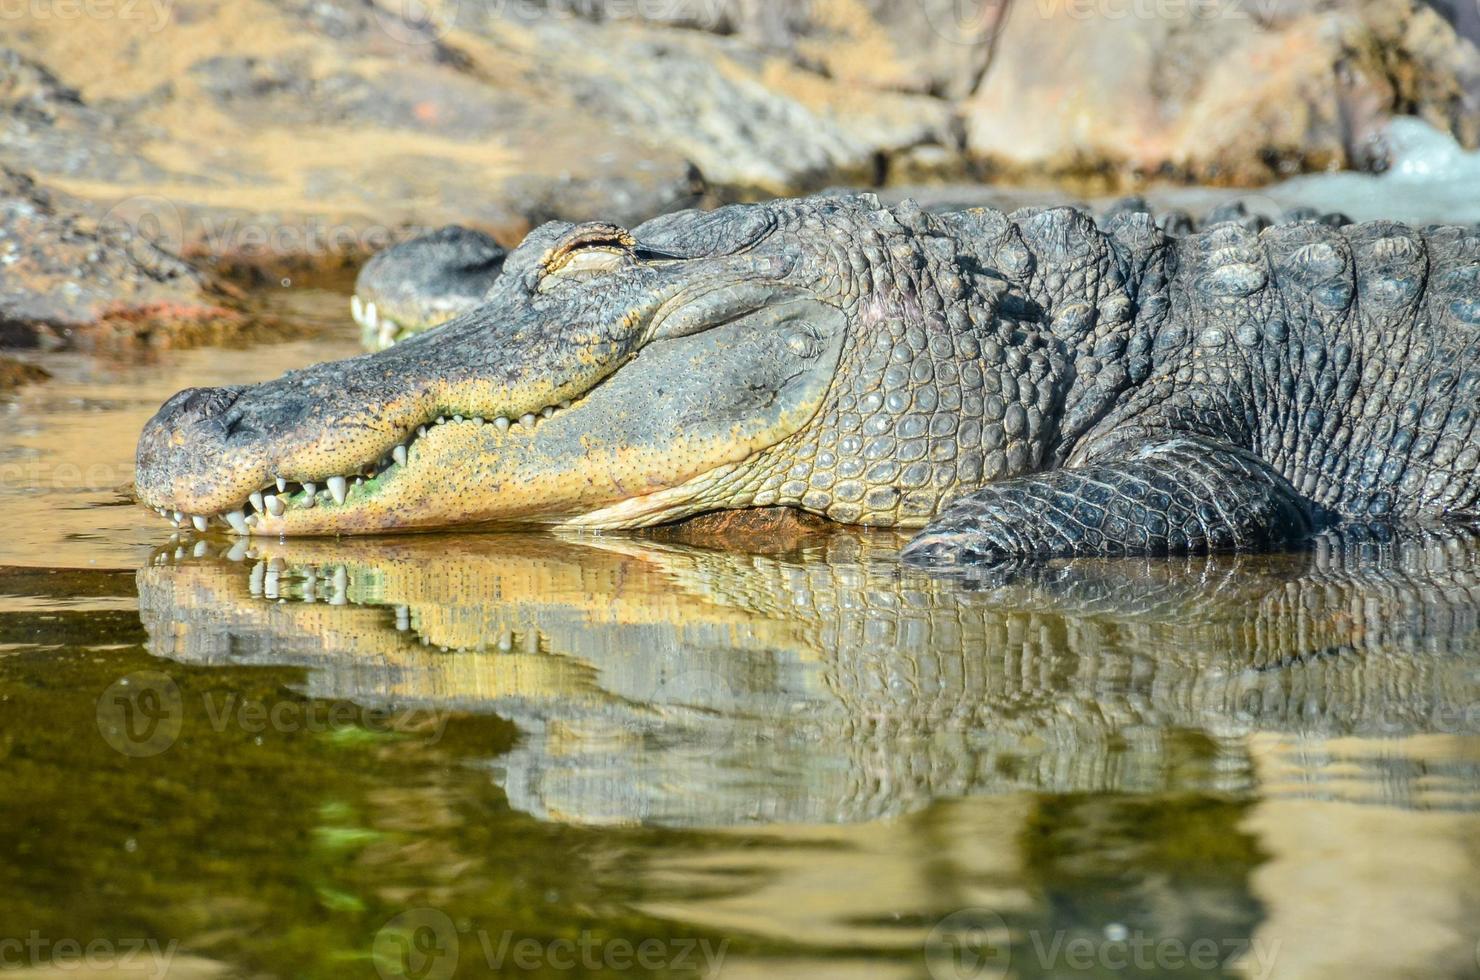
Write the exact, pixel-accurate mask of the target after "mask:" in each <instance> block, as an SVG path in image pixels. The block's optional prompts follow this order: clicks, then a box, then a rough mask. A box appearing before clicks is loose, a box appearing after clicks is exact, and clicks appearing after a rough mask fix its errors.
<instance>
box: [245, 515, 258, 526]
mask: <svg viewBox="0 0 1480 980" xmlns="http://www.w3.org/2000/svg"><path fill="white" fill-rule="evenodd" d="M257 523H258V521H257V515H256V514H248V515H247V527H256V526H257Z"/></svg>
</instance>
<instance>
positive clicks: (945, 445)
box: [136, 196, 1028, 535]
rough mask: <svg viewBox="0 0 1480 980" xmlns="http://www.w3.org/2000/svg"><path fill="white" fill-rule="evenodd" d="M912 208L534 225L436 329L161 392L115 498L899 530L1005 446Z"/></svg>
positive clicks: (304, 512) (267, 527) (249, 508)
mask: <svg viewBox="0 0 1480 980" xmlns="http://www.w3.org/2000/svg"><path fill="white" fill-rule="evenodd" d="M935 221H936V219H934V218H933V217H932V216H930V215H927V214H924V213H923V212H921V211H919V209H918V208H915V207H913V205H908V206H906V207H904V208H900V209H893V210H891V209H884V208H880V207H879V206H878V204H877V202H876V201H874V200H873V199H872V198H871V197H868V196H862V197H856V198H814V199H805V200H801V201H781V202H774V203H771V204H767V205H749V206H733V207H728V208H722V209H719V210H717V211H712V212H695V211H688V212H679V213H676V214H672V215H668V216H665V217H663V218H660V219H655V220H654V221H650V222H648V223H646V224H644V225H642V226H640V227H638V228H637V229H635V230H634V231H631V232H629V231H626V230H624V229H622V228H619V227H616V226H613V225H609V224H605V223H599V222H593V223H586V224H579V225H571V224H564V223H552V224H548V225H545V226H543V227H541V228H539V229H537V230H536V231H535V232H533V233H531V235H530V236H529V237H528V239H526V241H525V242H524V243H523V244H522V245H521V246H520V247H519V248H518V249H516V250H515V251H514V252H512V253H511V254H510V255H509V257H508V259H507V261H506V263H505V265H504V268H503V272H502V275H500V276H499V277H498V278H497V281H496V282H495V284H494V285H493V287H492V288H491V289H490V290H489V291H488V293H487V295H486V296H485V297H484V302H483V303H482V305H480V306H478V307H477V308H476V309H475V310H473V311H472V312H469V313H467V314H464V315H463V316H460V317H458V318H457V319H455V320H453V321H451V322H449V323H447V324H444V325H443V326H441V327H438V328H437V329H435V330H430V331H428V332H425V333H422V334H419V335H417V336H413V337H411V338H409V339H408V340H405V341H403V342H401V343H398V344H396V345H395V346H393V347H391V348H389V349H387V350H383V351H380V352H378V353H374V354H366V355H362V356H359V357H354V358H350V359H348V360H344V361H339V362H335V363H329V364H320V365H316V366H314V367H310V368H307V369H305V370H300V371H294V372H290V373H289V374H287V375H285V376H283V377H282V378H279V379H277V380H275V381H270V382H266V383H263V384H257V385H251V386H246V387H232V388H215V389H189V390H186V391H182V392H180V393H179V394H177V395H175V396H174V397H173V398H171V399H170V400H169V401H168V402H167V403H166V404H165V405H164V407H163V408H161V409H160V411H159V412H158V414H157V415H156V416H155V417H154V418H153V419H152V420H151V421H150V422H149V423H148V424H147V426H146V427H145V430H144V432H143V434H142V436H141V437H140V441H139V448H138V468H137V477H136V488H137V493H138V497H139V499H140V500H141V502H143V503H144V504H146V505H148V506H151V507H154V508H156V509H159V510H162V511H163V512H164V513H166V514H167V515H173V516H174V517H175V520H176V521H177V523H178V522H181V521H190V520H193V521H194V522H195V524H196V526H197V528H201V529H204V528H206V527H208V526H210V525H211V524H213V523H219V522H224V523H226V524H227V525H229V526H230V527H231V528H233V529H234V530H235V531H236V532H237V533H248V532H251V533H263V534H272V535H279V534H284V535H299V534H339V533H367V532H379V531H397V530H416V529H430V528H438V527H452V526H508V525H521V524H522V525H529V524H556V525H574V526H587V527H605V528H613V527H634V526H643V525H649V524H655V523H660V522H663V521H668V520H674V519H678V518H681V517H685V516H688V515H691V514H695V513H700V512H703V511H710V510H717V509H723V508H737V507H749V506H763V505H793V506H801V507H804V508H806V509H809V510H812V511H814V512H816V513H820V514H823V515H825V516H828V517H831V518H833V519H836V520H842V521H846V522H853V523H862V524H875V525H897V526H903V527H909V526H919V525H920V524H923V523H924V522H925V521H926V520H927V519H928V518H929V517H930V516H931V515H933V514H934V512H935V511H936V510H937V509H938V507H939V505H940V503H941V502H942V498H943V497H944V496H947V495H949V493H950V492H951V491H952V490H953V489H954V488H955V487H956V486H957V485H959V483H960V482H962V481H969V482H977V481H979V479H980V477H981V476H982V474H983V467H984V454H985V453H986V449H985V448H984V447H986V446H990V445H996V446H998V447H1002V446H1003V438H1002V434H1001V432H998V434H997V436H996V438H995V441H994V440H993V438H992V437H991V436H990V435H984V429H983V426H982V424H981V422H980V420H979V419H975V418H968V419H967V420H966V421H962V418H963V416H962V407H963V397H966V398H968V400H967V401H966V403H965V404H966V407H967V408H968V409H970V408H972V404H971V401H970V400H969V399H970V397H971V396H969V392H970V390H971V388H970V386H972V385H974V386H975V391H976V394H975V396H974V398H975V407H976V408H977V409H978V414H979V409H980V405H981V401H982V397H981V391H980V388H981V385H982V377H981V371H980V369H979V365H980V363H981V357H982V355H983V353H984V348H983V347H982V346H981V345H982V344H989V343H990V341H989V340H986V339H982V340H980V342H979V340H978V338H977V336H976V331H975V328H974V327H972V326H971V324H972V323H982V324H985V325H986V328H987V329H991V324H992V323H993V317H992V315H991V314H992V312H993V311H992V310H991V309H989V308H986V306H984V304H987V305H989V304H988V302H987V300H984V299H983V298H982V295H981V294H980V292H979V291H973V292H972V295H971V296H967V294H966V290H967V287H966V286H965V285H963V282H962V278H963V277H962V274H961V269H960V267H959V266H958V265H957V264H956V262H955V256H954V252H952V251H951V249H952V248H953V246H951V245H950V238H949V236H947V235H945V234H943V233H941V234H936V233H935V232H938V231H939V229H938V228H937V227H936V225H935ZM973 310H975V313H974V315H973V316H972V318H970V319H968V314H971V313H972V312H973ZM1001 329H1009V328H1008V327H1003V328H1001ZM921 360H923V361H924V362H925V363H924V364H923V365H922V364H920V363H912V362H919V361H921ZM924 369H929V370H924ZM973 372H975V373H974V376H973ZM1024 389H1025V390H1028V386H1026V385H1025V386H1024ZM963 391H967V392H968V395H967V396H963ZM1008 414H1009V415H1010V414H1011V412H1010V411H1009V412H1008ZM1009 424H1010V423H1009ZM1004 448H1006V447H1004ZM997 455H998V456H999V457H1002V456H1003V453H1001V452H999V453H998V454H997ZM1019 455H1020V454H1019ZM927 456H928V458H927ZM1003 458H1005V457H1003Z"/></svg>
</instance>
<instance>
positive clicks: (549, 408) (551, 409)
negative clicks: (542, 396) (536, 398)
mask: <svg viewBox="0 0 1480 980" xmlns="http://www.w3.org/2000/svg"><path fill="white" fill-rule="evenodd" d="M540 414H541V415H543V416H544V417H545V418H549V417H550V416H552V415H554V414H555V406H554V405H546V406H545V407H544V408H543V409H541V410H540Z"/></svg>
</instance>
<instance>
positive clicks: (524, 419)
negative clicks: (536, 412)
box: [519, 412, 534, 429]
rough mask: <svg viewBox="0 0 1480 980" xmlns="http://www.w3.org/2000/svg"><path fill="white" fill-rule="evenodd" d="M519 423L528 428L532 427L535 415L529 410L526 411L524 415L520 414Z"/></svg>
mask: <svg viewBox="0 0 1480 980" xmlns="http://www.w3.org/2000/svg"><path fill="white" fill-rule="evenodd" d="M519 424H520V425H522V426H524V427H525V428H526V429H528V428H530V427H531V426H533V425H534V416H533V415H531V414H530V413H528V412H525V413H524V414H523V415H521V416H519Z"/></svg>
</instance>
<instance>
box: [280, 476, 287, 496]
mask: <svg viewBox="0 0 1480 980" xmlns="http://www.w3.org/2000/svg"><path fill="white" fill-rule="evenodd" d="M277 488H278V493H282V492H283V491H284V490H286V489H288V481H287V480H284V479H283V478H282V477H278V478H277Z"/></svg>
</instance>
